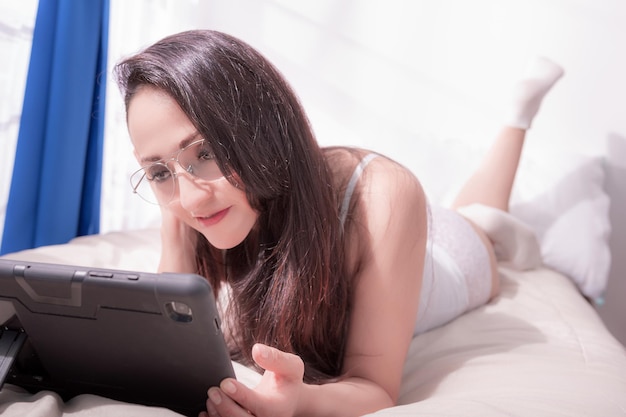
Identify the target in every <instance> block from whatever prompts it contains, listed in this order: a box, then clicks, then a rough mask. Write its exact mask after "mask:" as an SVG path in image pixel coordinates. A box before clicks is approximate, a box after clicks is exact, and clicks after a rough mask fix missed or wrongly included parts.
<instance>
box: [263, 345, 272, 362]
mask: <svg viewBox="0 0 626 417" xmlns="http://www.w3.org/2000/svg"><path fill="white" fill-rule="evenodd" d="M261 357H262V358H265V359H267V358H269V357H270V349H269V348H268V347H267V346H261Z"/></svg>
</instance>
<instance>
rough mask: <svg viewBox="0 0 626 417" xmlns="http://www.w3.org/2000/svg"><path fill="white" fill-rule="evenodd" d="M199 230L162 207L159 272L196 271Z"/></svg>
mask: <svg viewBox="0 0 626 417" xmlns="http://www.w3.org/2000/svg"><path fill="white" fill-rule="evenodd" d="M197 239H198V238H197V232H196V231H195V230H193V229H192V228H191V227H189V226H188V225H187V224H185V223H184V222H183V221H182V220H180V219H179V218H178V217H176V215H174V213H172V211H171V210H169V209H168V208H167V207H161V260H160V262H159V272H189V273H196V272H197V271H196V263H195V257H196V256H195V254H196V242H197Z"/></svg>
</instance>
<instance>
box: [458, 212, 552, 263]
mask: <svg viewBox="0 0 626 417" xmlns="http://www.w3.org/2000/svg"><path fill="white" fill-rule="evenodd" d="M457 211H458V212H459V213H461V214H462V215H463V216H464V217H466V218H467V219H469V220H471V221H472V222H474V223H475V224H476V225H477V226H478V227H480V228H481V229H482V230H483V231H484V232H485V234H486V235H487V236H488V237H489V239H490V240H491V242H493V247H494V251H495V253H496V259H497V260H498V262H499V263H502V264H504V265H507V266H510V267H512V268H514V269H517V270H520V271H524V270H528V269H535V268H538V267H539V266H541V264H542V258H541V247H540V246H539V241H538V240H537V236H536V234H535V232H534V231H533V230H532V229H531V228H530V227H528V226H527V225H526V224H525V223H523V222H522V221H521V220H519V219H517V218H515V217H513V215H511V214H510V213H507V212H505V211H502V210H499V209H496V208H493V207H489V206H485V205H482V204H471V205H469V206H465V207H461V208H459V209H457Z"/></svg>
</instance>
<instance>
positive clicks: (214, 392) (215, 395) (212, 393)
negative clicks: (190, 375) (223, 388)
mask: <svg viewBox="0 0 626 417" xmlns="http://www.w3.org/2000/svg"><path fill="white" fill-rule="evenodd" d="M209 399H210V400H211V401H212V402H213V404H216V405H219V403H221V402H222V396H221V395H220V393H219V390H218V389H217V388H211V389H210V390H209Z"/></svg>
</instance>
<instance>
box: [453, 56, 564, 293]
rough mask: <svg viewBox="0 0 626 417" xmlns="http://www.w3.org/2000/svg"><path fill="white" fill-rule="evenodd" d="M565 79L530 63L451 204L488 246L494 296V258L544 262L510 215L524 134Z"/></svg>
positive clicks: (543, 64)
mask: <svg viewBox="0 0 626 417" xmlns="http://www.w3.org/2000/svg"><path fill="white" fill-rule="evenodd" d="M562 75H563V69H562V68H561V67H560V66H558V65H557V64H555V63H553V62H552V61H549V60H547V59H545V58H537V59H535V60H534V61H533V62H532V63H531V65H530V66H529V68H528V71H527V74H526V77H525V78H524V79H522V80H521V81H519V82H518V83H517V84H516V86H515V91H514V93H515V96H514V100H513V103H512V104H513V105H512V106H511V110H510V115H509V118H508V119H507V120H505V123H504V127H503V128H502V130H501V131H500V133H499V134H498V135H497V137H496V139H495V142H494V143H493V145H492V147H491V149H490V150H489V151H488V152H487V154H486V155H485V157H484V159H483V160H482V162H481V164H480V165H479V166H478V168H477V169H476V171H475V172H474V173H473V174H472V175H471V176H470V178H469V179H468V180H467V181H466V183H465V184H464V186H463V187H462V188H461V190H460V192H459V193H458V195H457V197H456V199H455V200H454V202H453V204H452V206H453V208H455V209H457V210H458V211H459V212H460V213H461V214H462V215H464V216H465V217H466V218H467V219H468V220H470V223H471V224H472V226H473V227H474V229H475V230H476V232H477V233H478V235H479V237H480V238H481V240H482V241H483V243H484V244H485V247H486V248H487V251H488V253H489V258H490V263H491V269H492V285H491V296H492V297H493V296H495V295H496V294H498V292H499V286H500V282H499V276H498V273H497V265H496V258H497V259H498V260H500V261H504V262H509V263H510V264H511V265H512V266H513V267H516V268H518V269H528V268H533V267H536V266H537V265H538V264H539V263H540V262H541V254H540V251H539V246H538V245H528V244H527V243H525V242H536V240H535V239H534V233H533V231H532V230H531V229H529V228H528V227H527V226H526V225H524V224H523V223H522V222H520V221H518V220H516V219H514V218H512V217H511V216H510V215H508V214H506V212H508V210H509V200H510V197H511V191H512V189H513V183H514V181H515V175H516V173H517V168H518V165H519V161H520V157H521V154H522V149H523V147H524V140H525V138H526V131H527V130H528V129H529V128H530V126H531V124H532V121H533V118H534V117H535V116H536V114H537V112H538V111H539V107H540V106H541V101H542V100H543V98H544V97H545V95H546V94H547V93H548V91H550V89H551V88H552V86H553V85H554V84H555V83H556V82H557V81H558V80H559V78H561V76H562ZM477 205H482V206H486V207H482V208H479V207H478V206H477ZM529 239H530V240H529Z"/></svg>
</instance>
